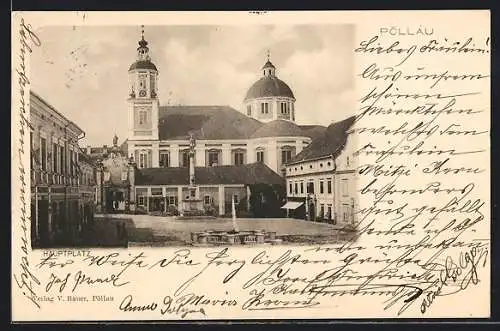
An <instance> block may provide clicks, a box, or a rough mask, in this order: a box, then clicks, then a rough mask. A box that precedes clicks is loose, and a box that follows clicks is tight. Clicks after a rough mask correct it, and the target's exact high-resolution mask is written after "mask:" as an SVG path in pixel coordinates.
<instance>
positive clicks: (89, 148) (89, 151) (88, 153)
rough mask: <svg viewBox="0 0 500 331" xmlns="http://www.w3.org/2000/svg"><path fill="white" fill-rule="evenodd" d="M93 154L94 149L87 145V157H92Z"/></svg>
mask: <svg viewBox="0 0 500 331" xmlns="http://www.w3.org/2000/svg"><path fill="white" fill-rule="evenodd" d="M91 152H92V147H91V146H90V145H87V155H90V153H91Z"/></svg>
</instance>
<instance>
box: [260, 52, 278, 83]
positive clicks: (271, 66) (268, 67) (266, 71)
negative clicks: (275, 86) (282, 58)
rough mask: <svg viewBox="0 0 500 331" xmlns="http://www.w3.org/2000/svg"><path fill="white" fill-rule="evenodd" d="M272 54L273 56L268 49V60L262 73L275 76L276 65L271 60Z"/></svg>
mask: <svg viewBox="0 0 500 331" xmlns="http://www.w3.org/2000/svg"><path fill="white" fill-rule="evenodd" d="M270 56H271V54H270V52H269V50H267V62H266V63H265V64H264V66H263V67H262V73H263V74H264V76H266V77H274V76H276V67H275V66H274V64H273V63H272V62H271V60H270Z"/></svg>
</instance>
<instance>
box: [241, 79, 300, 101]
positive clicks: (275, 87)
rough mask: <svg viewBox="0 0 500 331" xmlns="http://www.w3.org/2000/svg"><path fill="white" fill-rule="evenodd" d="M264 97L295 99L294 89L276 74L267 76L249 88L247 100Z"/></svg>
mask: <svg viewBox="0 0 500 331" xmlns="http://www.w3.org/2000/svg"><path fill="white" fill-rule="evenodd" d="M264 97H288V98H293V99H295V97H294V95H293V92H292V89H291V88H290V87H289V86H288V85H287V84H286V83H285V82H284V81H282V80H281V79H279V78H278V77H276V76H265V77H262V78H261V79H259V80H258V81H256V82H255V83H254V84H253V85H252V86H251V87H250V89H249V90H248V92H247V94H246V96H245V100H248V99H256V98H264Z"/></svg>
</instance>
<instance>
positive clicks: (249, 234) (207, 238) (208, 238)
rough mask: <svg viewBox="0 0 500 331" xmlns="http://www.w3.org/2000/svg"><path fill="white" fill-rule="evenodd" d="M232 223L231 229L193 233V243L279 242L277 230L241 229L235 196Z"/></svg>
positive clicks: (232, 203)
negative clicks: (237, 220) (237, 219)
mask: <svg viewBox="0 0 500 331" xmlns="http://www.w3.org/2000/svg"><path fill="white" fill-rule="evenodd" d="M231 207H232V225H233V229H232V230H231V231H201V232H193V233H191V243H192V244H193V245H195V246H209V245H254V244H265V243H268V244H279V243H281V242H282V241H281V240H280V239H276V232H266V231H265V230H252V231H240V230H239V229H238V224H237V223H236V207H235V203H234V197H233V198H232V200H231Z"/></svg>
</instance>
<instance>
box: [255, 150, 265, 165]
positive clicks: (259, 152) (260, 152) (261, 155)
mask: <svg viewBox="0 0 500 331" xmlns="http://www.w3.org/2000/svg"><path fill="white" fill-rule="evenodd" d="M256 156H257V157H256V159H257V162H261V163H264V162H265V157H264V149H263V148H259V149H257V151H256Z"/></svg>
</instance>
